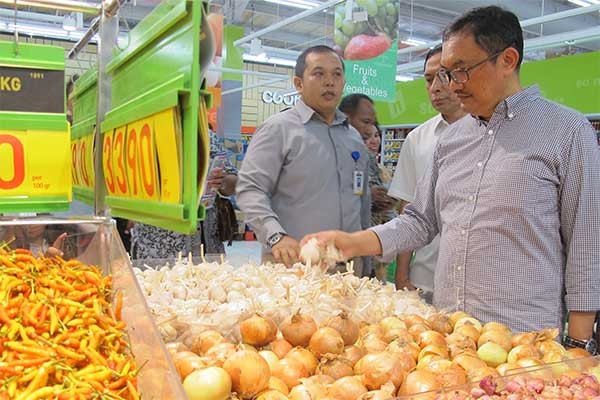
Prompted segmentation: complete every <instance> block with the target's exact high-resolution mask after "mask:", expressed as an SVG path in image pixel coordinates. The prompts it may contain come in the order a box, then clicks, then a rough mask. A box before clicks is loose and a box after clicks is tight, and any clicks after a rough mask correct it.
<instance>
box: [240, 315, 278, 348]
mask: <svg viewBox="0 0 600 400" xmlns="http://www.w3.org/2000/svg"><path fill="white" fill-rule="evenodd" d="M240 333H241V334H242V341H243V342H244V343H248V344H251V345H253V346H258V347H262V346H266V345H267V344H269V343H270V342H272V341H273V340H274V339H275V337H276V335H277V325H275V322H273V320H272V319H270V318H264V317H261V316H259V315H256V314H255V315H253V316H251V317H250V318H248V319H246V320H244V321H242V323H241V324H240Z"/></svg>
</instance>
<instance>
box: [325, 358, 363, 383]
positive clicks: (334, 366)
mask: <svg viewBox="0 0 600 400" xmlns="http://www.w3.org/2000/svg"><path fill="white" fill-rule="evenodd" d="M317 373H318V374H323V375H327V376H330V377H332V378H333V379H335V380H338V379H340V378H343V377H345V376H352V375H354V368H353V366H352V362H351V361H350V360H348V359H347V358H345V357H343V356H331V357H327V356H326V357H323V359H321V363H320V364H319V366H318V367H317Z"/></svg>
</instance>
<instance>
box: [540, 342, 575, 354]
mask: <svg viewBox="0 0 600 400" xmlns="http://www.w3.org/2000/svg"><path fill="white" fill-rule="evenodd" d="M536 347H537V348H538V350H539V351H540V352H541V353H542V354H543V355H546V353H555V352H556V353H560V354H566V353H567V350H566V349H565V348H564V347H563V345H562V344H560V343H558V342H556V341H554V340H544V341H542V342H538V343H536Z"/></svg>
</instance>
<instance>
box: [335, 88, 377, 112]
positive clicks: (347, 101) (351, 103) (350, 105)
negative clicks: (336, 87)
mask: <svg viewBox="0 0 600 400" xmlns="http://www.w3.org/2000/svg"><path fill="white" fill-rule="evenodd" d="M361 100H367V101H368V102H369V103H371V104H375V103H373V99H371V98H370V97H369V96H367V95H366V94H362V93H352V94H349V95H347V96H344V97H343V98H342V101H341V102H340V106H339V107H338V108H339V109H340V111H341V112H343V113H344V114H346V115H354V114H356V112H357V111H358V105H359V104H360V101H361Z"/></svg>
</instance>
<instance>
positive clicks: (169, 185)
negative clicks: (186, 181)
mask: <svg viewBox="0 0 600 400" xmlns="http://www.w3.org/2000/svg"><path fill="white" fill-rule="evenodd" d="M177 122H178V121H177V114H176V113H175V108H170V109H168V110H165V111H162V112H159V113H157V114H155V115H154V137H155V140H156V152H157V155H158V166H159V169H160V200H161V201H162V202H164V203H179V202H180V201H181V162H180V160H181V159H182V157H181V129H179V132H178V130H177V127H178V125H177Z"/></svg>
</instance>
